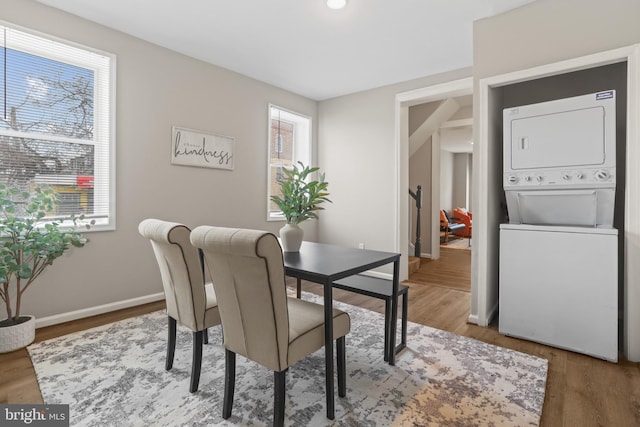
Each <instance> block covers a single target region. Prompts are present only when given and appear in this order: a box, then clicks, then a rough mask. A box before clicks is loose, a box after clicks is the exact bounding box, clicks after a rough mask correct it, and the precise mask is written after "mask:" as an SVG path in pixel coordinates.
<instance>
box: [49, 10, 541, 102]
mask: <svg viewBox="0 0 640 427" xmlns="http://www.w3.org/2000/svg"><path fill="white" fill-rule="evenodd" d="M38 1H39V2H40V3H43V4H46V5H49V6H52V7H55V8H58V9H61V10H64V11H67V12H70V13H72V14H75V15H78V16H81V17H83V18H86V19H88V20H91V21H94V22H97V23H99V24H102V25H105V26H107V27H110V28H113V29H116V30H119V31H122V32H124V33H128V34H130V35H133V36H135V37H138V38H141V39H143V40H146V41H149V42H151V43H154V44H157V45H160V46H164V47H166V48H168V49H171V50H174V51H177V52H180V53H183V54H185V55H188V56H191V57H193V58H197V59H200V60H202V61H206V62H209V63H212V64H215V65H218V66H221V67H224V68H227V69H229V70H232V71H235V72H238V73H240V74H243V75H246V76H249V77H252V78H255V79H257V80H260V81H263V82H266V83H269V84H271V85H274V86H277V87H280V88H283V89H286V90H288V91H291V92H294V93H297V94H300V95H303V96H305V97H308V98H311V99H314V100H323V99H328V98H333V97H336V96H340V95H345V94H349V93H354V92H358V91H362V90H367V89H372V88H375V87H380V86H385V85H388V84H393V83H398V82H401V81H406V80H411V79H415V78H419V77H425V76H429V75H432V74H437V73H441V72H446V71H450V70H455V69H459V68H464V67H469V66H471V65H472V62H473V55H472V48H473V46H472V36H473V25H472V23H473V21H474V20H477V19H480V18H485V17H489V16H493V15H496V14H500V13H503V12H505V11H508V10H510V9H513V8H516V7H518V6H521V5H524V4H527V3H530V2H531V1H533V0H348V3H347V6H346V8H344V9H342V10H339V11H336V10H330V9H328V8H327V7H326V5H325V0H227V1H222V0H183V1H176V0H91V1H87V0H38Z"/></svg>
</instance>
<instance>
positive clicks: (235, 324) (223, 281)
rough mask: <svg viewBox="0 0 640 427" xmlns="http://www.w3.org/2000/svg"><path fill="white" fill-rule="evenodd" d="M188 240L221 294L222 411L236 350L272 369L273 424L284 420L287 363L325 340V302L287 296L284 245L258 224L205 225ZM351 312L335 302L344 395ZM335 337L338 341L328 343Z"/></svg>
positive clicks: (229, 395)
mask: <svg viewBox="0 0 640 427" xmlns="http://www.w3.org/2000/svg"><path fill="white" fill-rule="evenodd" d="M191 243H193V245H194V246H196V247H198V248H200V249H202V250H203V251H204V255H205V259H206V266H207V267H208V268H210V269H211V274H212V278H213V286H214V288H215V291H216V295H217V297H218V304H219V309H220V317H221V319H222V330H223V334H224V346H225V366H226V368H225V387H224V402H223V410H222V417H223V418H224V419H227V418H229V417H230V416H231V410H232V406H233V394H234V387H235V366H236V354H240V355H242V356H244V357H246V358H248V359H250V360H253V361H254V362H257V363H259V364H261V365H263V366H264V367H266V368H267V369H269V370H271V371H273V372H274V386H275V387H274V388H275V392H274V402H273V425H274V426H282V425H283V424H284V412H285V389H286V371H287V369H288V368H289V367H290V366H292V365H293V364H294V363H296V362H297V361H299V360H301V359H303V358H304V357H306V356H307V355H309V354H311V353H313V352H314V351H316V350H318V349H320V348H322V347H323V346H324V307H323V306H322V305H319V304H315V303H312V302H309V301H304V300H299V299H296V298H290V297H287V291H286V286H285V273H284V262H283V255H282V248H281V247H280V244H279V243H278V239H277V238H276V236H275V235H273V234H271V233H268V232H265V231H257V230H246V229H236V228H222V227H210V226H200V227H197V228H195V229H194V230H193V231H192V232H191ZM350 327H351V320H350V318H349V315H348V314H347V313H345V312H343V311H340V310H337V309H334V310H333V331H334V332H333V333H334V337H335V338H336V341H337V342H336V347H337V349H336V358H337V364H338V369H337V371H338V395H339V396H340V397H344V396H345V395H346V366H345V365H346V356H345V335H347V333H348V332H349V330H350ZM331 345H333V343H331Z"/></svg>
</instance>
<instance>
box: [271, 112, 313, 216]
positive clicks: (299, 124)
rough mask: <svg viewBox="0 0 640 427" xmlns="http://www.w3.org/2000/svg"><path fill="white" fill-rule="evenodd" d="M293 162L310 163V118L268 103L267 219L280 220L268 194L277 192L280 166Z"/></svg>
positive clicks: (280, 213) (288, 166)
mask: <svg viewBox="0 0 640 427" xmlns="http://www.w3.org/2000/svg"><path fill="white" fill-rule="evenodd" d="M297 162H302V163H304V164H305V165H309V164H310V163H311V118H310V117H306V116H303V115H301V114H298V113H294V112H292V111H289V110H285V109H283V108H280V107H276V106H275V105H269V160H268V172H267V174H268V176H267V186H268V187H267V220H268V221H276V220H284V216H283V215H282V212H281V211H280V209H279V208H278V206H277V205H276V204H275V203H273V202H272V201H271V196H272V195H277V194H279V193H280V185H279V184H278V181H279V180H280V179H282V176H283V173H282V169H283V168H290V167H291V165H293V164H295V163H297Z"/></svg>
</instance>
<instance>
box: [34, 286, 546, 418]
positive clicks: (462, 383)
mask: <svg viewBox="0 0 640 427" xmlns="http://www.w3.org/2000/svg"><path fill="white" fill-rule="evenodd" d="M304 298H305V299H311V300H314V299H315V300H316V301H317V300H318V298H317V297H315V296H313V295H309V294H306V295H305V296H304ZM335 306H337V307H338V308H341V309H342V310H345V311H347V312H348V313H349V314H350V315H351V332H350V333H349V335H348V336H347V350H346V352H347V396H346V397H344V398H339V397H338V396H337V392H336V399H335V407H336V419H335V420H334V421H331V420H328V419H327V418H326V416H325V381H324V351H323V350H320V351H318V352H316V353H314V354H312V355H311V356H309V357H307V358H306V359H304V360H302V361H300V362H298V363H297V364H296V365H294V366H293V367H292V368H290V369H289V372H288V374H287V397H286V399H287V400H286V413H285V424H286V425H290V426H391V425H396V426H460V427H462V426H464V427H467V426H537V425H538V424H539V420H540V415H541V412H542V404H543V401H544V392H545V383H546V376H547V361H546V360H544V359H540V358H537V357H534V356H530V355H527V354H523V353H519V352H515V351H512V350H508V349H504V348H500V347H496V346H493V345H489V344H486V343H483V342H479V341H475V340H472V339H469V338H465V337H461V336H457V335H455V334H452V333H449V332H444V331H440V330H437V329H433V328H429V327H426V326H422V325H418V324H414V323H409V326H408V337H407V344H408V345H407V348H406V349H405V350H403V351H402V352H401V353H400V354H398V357H397V361H396V366H389V365H388V364H387V363H385V362H384V361H383V354H382V348H383V333H382V331H383V324H384V318H383V316H382V315H381V314H379V313H375V312H372V311H369V310H366V309H362V308H358V307H353V306H349V305H346V304H342V303H338V302H336V303H335ZM166 328H167V326H166V315H165V314H164V313H163V312H155V313H151V314H147V315H143V316H140V317H135V318H132V319H127V320H123V321H120V322H116V323H112V324H109V325H105V326H102V327H98V328H94V329H90V330H87V331H82V332H77V333H74V334H70V335H66V336H63V337H59V338H55V339H52V340H49V341H45V342H41V343H37V344H33V345H31V346H29V347H28V351H29V354H30V356H31V360H32V361H33V365H34V367H35V371H36V375H37V378H38V383H39V385H40V389H41V391H42V396H43V399H44V402H45V403H46V404H69V407H70V418H71V425H74V426H118V427H123V426H211V425H247V426H263V425H270V424H271V420H272V416H273V411H272V406H273V374H272V373H271V372H268V371H267V370H266V369H265V368H263V367H261V366H259V365H257V364H255V363H253V362H250V361H247V360H246V359H245V358H243V357H238V358H237V368H236V393H235V399H234V405H233V415H232V417H231V418H229V419H228V420H223V419H222V417H221V413H222V400H223V379H224V349H223V347H222V345H221V330H220V327H216V328H213V329H211V330H210V341H209V342H210V344H208V345H205V348H204V355H203V361H202V376H201V378H200V386H199V390H198V392H197V393H194V394H191V393H189V391H188V388H189V379H190V372H191V371H190V369H191V333H190V332H187V331H185V330H180V328H179V332H178V338H177V348H176V355H175V361H174V364H173V369H172V370H171V371H165V370H164V362H165V346H166V339H167V338H166Z"/></svg>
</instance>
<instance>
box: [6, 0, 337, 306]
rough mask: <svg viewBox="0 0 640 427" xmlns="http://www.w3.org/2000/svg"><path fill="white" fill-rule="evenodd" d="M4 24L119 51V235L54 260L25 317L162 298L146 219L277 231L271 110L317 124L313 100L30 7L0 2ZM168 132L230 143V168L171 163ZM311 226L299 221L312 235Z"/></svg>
mask: <svg viewBox="0 0 640 427" xmlns="http://www.w3.org/2000/svg"><path fill="white" fill-rule="evenodd" d="M0 18H1V19H2V20H4V21H6V22H8V23H13V24H17V25H20V26H23V27H26V28H30V29H33V30H37V31H40V32H43V33H46V34H50V35H53V36H56V37H60V38H62V39H65V40H69V41H72V42H75V43H79V44H82V45H86V46H90V47H93V48H96V49H101V50H104V51H108V52H111V53H114V54H115V55H117V97H116V113H117V117H116V129H117V130H116V143H117V149H116V150H117V152H116V157H117V158H116V188H117V192H116V206H117V213H116V214H117V230H116V231H113V232H94V233H89V236H88V237H89V239H90V242H89V244H88V245H87V246H86V247H84V248H82V249H74V250H72V251H71V253H70V254H69V255H68V256H64V257H63V258H61V259H59V260H57V261H56V262H55V264H54V265H53V266H52V267H51V268H50V269H49V271H47V272H46V273H45V275H43V276H42V277H41V278H39V279H38V281H37V282H36V283H35V284H34V285H33V289H30V290H29V291H27V293H26V294H25V299H24V305H23V313H25V314H34V315H36V316H37V317H38V318H42V317H44V316H51V315H56V314H60V313H65V312H70V311H74V310H82V309H86V308H89V307H94V306H99V305H103V304H110V303H114V302H118V301H122V300H128V299H132V298H137V297H143V296H145V295H150V294H154V293H159V292H162V286H161V284H160V275H159V272H158V268H157V265H156V264H155V259H154V257H153V254H152V251H151V247H150V245H149V243H148V242H147V241H145V240H144V239H143V238H142V237H140V235H139V234H138V231H137V226H138V223H139V222H140V220H142V219H144V218H147V217H158V218H163V219H167V220H173V221H180V222H184V223H186V224H188V225H190V226H197V225H200V224H211V225H223V226H240V227H251V228H259V229H266V230H271V231H274V232H277V230H278V229H279V228H280V227H281V226H282V225H283V223H282V222H267V221H266V212H265V209H266V191H267V190H266V186H267V184H266V178H265V177H266V164H267V129H268V124H267V116H268V112H267V109H268V103H270V102H271V103H274V104H277V105H279V106H282V107H285V108H288V109H291V110H294V111H298V112H300V113H302V114H305V115H308V116H310V117H312V118H313V121H314V126H315V124H316V123H317V103H316V102H315V101H311V100H309V99H306V98H303V97H301V96H298V95H294V94H291V93H288V92H285V91H283V90H280V89H277V88H275V87H272V86H269V85H266V84H263V83H260V82H258V81H255V80H252V79H249V78H247V77H244V76H241V75H239V74H236V73H233V72H230V71H228V70H225V69H222V68H219V67H215V66H212V65H208V64H205V63H203V62H200V61H197V60H194V59H191V58H188V57H185V56H182V55H179V54H176V53H174V52H171V51H169V50H166V49H163V48H160V47H157V46H155V45H151V44H149V43H146V42H143V41H141V40H138V39H135V38H132V37H129V36H127V35H124V34H122V33H119V32H115V31H112V30H109V29H106V28H104V27H101V26H98V25H96V24H94V23H91V22H88V21H85V20H83V19H80V18H78V17H75V16H73V15H69V14H66V13H63V12H60V11H57V10H55V9H51V8H48V7H46V6H43V5H41V4H39V3H36V2H34V1H31V0H0ZM172 125H179V126H183V127H187V128H193V129H199V130H204V131H209V132H211V133H216V134H221V135H228V136H232V137H235V141H236V147H235V170H234V171H223V170H215V169H203V168H191V167H184V166H172V165H170V163H169V153H170V138H171V126H172ZM315 134H316V132H315V129H314V135H315ZM329 179H330V180H331V177H330V175H329ZM334 182H336V181H335V180H334ZM336 183H337V182H336ZM316 225H317V224H316V222H314V221H308V222H307V223H305V224H304V227H305V230H306V232H307V236H306V237H307V238H308V239H311V240H313V239H315V238H316ZM0 310H1V309H0ZM0 318H2V313H0Z"/></svg>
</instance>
